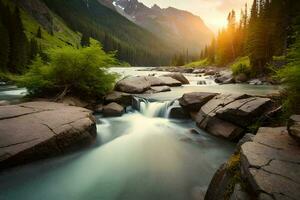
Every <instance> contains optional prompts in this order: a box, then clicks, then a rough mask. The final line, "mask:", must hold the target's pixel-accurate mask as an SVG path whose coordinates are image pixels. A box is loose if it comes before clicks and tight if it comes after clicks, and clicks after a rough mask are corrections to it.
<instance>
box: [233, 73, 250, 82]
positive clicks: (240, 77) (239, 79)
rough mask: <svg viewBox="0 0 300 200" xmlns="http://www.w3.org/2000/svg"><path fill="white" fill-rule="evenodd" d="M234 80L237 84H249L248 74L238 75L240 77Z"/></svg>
mask: <svg viewBox="0 0 300 200" xmlns="http://www.w3.org/2000/svg"><path fill="white" fill-rule="evenodd" d="M234 80H235V82H237V83H245V82H247V80H248V77H247V75H246V74H244V73H241V74H238V75H237V76H236V77H235V79H234Z"/></svg>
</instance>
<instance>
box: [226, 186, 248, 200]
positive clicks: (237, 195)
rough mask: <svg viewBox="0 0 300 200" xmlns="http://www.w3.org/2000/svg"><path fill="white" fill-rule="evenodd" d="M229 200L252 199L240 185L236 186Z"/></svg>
mask: <svg viewBox="0 0 300 200" xmlns="http://www.w3.org/2000/svg"><path fill="white" fill-rule="evenodd" d="M229 200H251V197H250V196H249V194H248V193H247V192H245V191H243V189H242V186H241V185H240V184H239V183H238V184H235V186H234V189H233V193H232V194H231V197H230V199H229Z"/></svg>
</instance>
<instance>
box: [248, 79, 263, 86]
mask: <svg viewBox="0 0 300 200" xmlns="http://www.w3.org/2000/svg"><path fill="white" fill-rule="evenodd" d="M248 83H249V84H250V85H262V84H263V82H262V81H261V80H259V79H251V80H249V81H248Z"/></svg>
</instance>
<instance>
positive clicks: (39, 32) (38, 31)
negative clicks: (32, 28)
mask: <svg viewBox="0 0 300 200" xmlns="http://www.w3.org/2000/svg"><path fill="white" fill-rule="evenodd" d="M36 37H37V38H40V39H42V30H41V27H40V26H39V28H38V30H37V33H36Z"/></svg>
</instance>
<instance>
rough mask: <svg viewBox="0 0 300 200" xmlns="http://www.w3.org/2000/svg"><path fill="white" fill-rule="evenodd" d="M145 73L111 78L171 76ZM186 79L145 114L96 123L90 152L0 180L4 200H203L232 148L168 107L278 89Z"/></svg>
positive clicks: (143, 108) (13, 91)
mask: <svg viewBox="0 0 300 200" xmlns="http://www.w3.org/2000/svg"><path fill="white" fill-rule="evenodd" d="M139 69H142V70H144V69H145V68H113V69H111V70H112V71H113V72H116V73H119V74H121V76H127V75H133V74H134V75H147V74H150V73H156V75H162V74H163V73H166V72H153V71H145V70H144V71H138V70H139ZM186 76H187V78H188V79H189V80H190V82H191V85H187V86H183V87H178V88H172V91H171V92H166V93H159V94H152V95H150V96H149V95H140V97H139V98H140V99H139V101H140V104H139V111H135V110H131V111H130V109H129V112H128V113H126V114H125V115H123V116H122V117H118V118H102V117H101V116H96V118H97V133H98V134H97V141H96V142H95V144H94V145H93V146H92V147H90V148H88V149H85V150H82V151H79V152H75V153H72V154H69V155H63V156H61V157H58V158H52V159H47V160H42V161H38V162H35V163H32V164H28V165H25V166H20V167H17V168H14V169H11V170H8V171H4V172H1V173H0V200H19V199H22V200H167V199H168V200H169V199H170V200H196V199H197V200H198V199H201V198H202V197H203V195H204V193H205V191H206V189H207V187H208V184H209V182H210V180H211V178H212V176H213V174H214V173H215V171H216V170H217V168H218V167H219V166H220V164H221V163H223V162H224V161H225V160H227V158H228V157H229V156H230V154H231V153H232V152H233V150H234V144H232V143H230V142H227V141H225V140H221V139H218V138H215V137H212V136H210V135H208V134H206V133H205V132H204V131H202V130H199V129H197V128H196V127H195V123H194V122H192V121H190V120H173V119H169V118H168V115H169V110H170V108H171V107H172V106H173V103H174V102H173V101H170V100H173V99H175V98H178V97H180V96H182V94H183V93H186V92H195V91H204V92H207V91H212V92H226V93H250V94H251V93H252V94H267V93H273V92H276V91H278V88H276V87H272V86H249V85H226V86H220V85H217V84H215V83H214V81H213V80H212V79H211V78H210V77H197V76H196V75H192V74H190V75H186ZM197 81H205V83H206V84H205V85H201V86H199V85H197V84H196V83H197ZM24 94H26V90H25V89H18V88H15V87H11V86H4V87H0V100H8V101H10V102H12V103H17V102H18V101H20V98H21V97H22V96H24ZM149 99H151V102H150V101H149ZM191 128H193V129H196V130H197V131H198V133H199V134H194V133H193V131H191Z"/></svg>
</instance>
